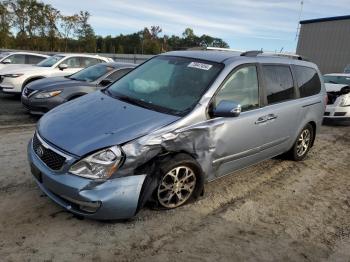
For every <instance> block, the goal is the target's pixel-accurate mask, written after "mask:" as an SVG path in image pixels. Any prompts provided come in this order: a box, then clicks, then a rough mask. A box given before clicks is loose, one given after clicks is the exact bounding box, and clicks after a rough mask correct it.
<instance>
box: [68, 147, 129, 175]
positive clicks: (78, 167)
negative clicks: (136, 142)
mask: <svg viewBox="0 0 350 262" xmlns="http://www.w3.org/2000/svg"><path fill="white" fill-rule="evenodd" d="M122 158H123V154H122V152H121V150H120V148H119V147H118V146H113V147H110V148H106V149H103V150H101V151H98V152H96V153H93V154H92V155H90V156H87V157H85V158H83V159H82V160H80V161H79V162H77V163H76V164H74V165H73V166H72V167H71V168H70V169H69V172H70V173H72V174H74V175H77V176H81V177H86V178H90V179H107V178H109V177H110V176H111V175H112V174H113V173H114V172H115V171H116V170H117V169H118V167H119V164H120V163H121V161H122Z"/></svg>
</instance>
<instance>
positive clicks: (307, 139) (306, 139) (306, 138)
mask: <svg viewBox="0 0 350 262" xmlns="http://www.w3.org/2000/svg"><path fill="white" fill-rule="evenodd" d="M310 143H311V133H310V130H309V129H304V130H303V131H302V132H301V134H300V136H299V138H298V141H297V156H298V157H302V156H303V155H304V154H305V153H306V152H307V150H308V149H309V146H310Z"/></svg>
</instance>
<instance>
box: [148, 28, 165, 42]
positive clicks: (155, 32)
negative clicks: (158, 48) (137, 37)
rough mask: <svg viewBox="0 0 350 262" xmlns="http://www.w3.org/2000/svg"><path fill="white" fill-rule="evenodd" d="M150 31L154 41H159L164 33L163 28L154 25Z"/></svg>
mask: <svg viewBox="0 0 350 262" xmlns="http://www.w3.org/2000/svg"><path fill="white" fill-rule="evenodd" d="M148 31H149V32H150V34H151V38H152V39H157V38H158V35H159V34H160V33H161V32H162V28H160V26H157V25H153V26H151V29H150V30H148Z"/></svg>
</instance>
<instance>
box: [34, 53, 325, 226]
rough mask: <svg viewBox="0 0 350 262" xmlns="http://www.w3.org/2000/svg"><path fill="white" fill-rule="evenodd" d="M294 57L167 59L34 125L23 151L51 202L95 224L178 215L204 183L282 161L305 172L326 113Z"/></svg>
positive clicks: (313, 69) (318, 84) (313, 74)
mask: <svg viewBox="0 0 350 262" xmlns="http://www.w3.org/2000/svg"><path fill="white" fill-rule="evenodd" d="M320 75H321V74H320V72H319V70H318V69H317V66H316V65H315V64H313V63H310V62H307V61H304V60H302V58H301V57H299V56H290V55H289V56H288V57H284V56H281V55H276V54H270V55H269V54H264V53H262V52H259V51H250V52H244V53H237V52H230V51H217V50H216V51H215V50H211V51H208V50H207V51H174V52H169V53H164V54H161V55H158V56H155V57H154V58H152V59H150V60H148V61H147V62H145V63H143V64H142V65H140V66H138V67H137V68H136V69H134V70H133V71H131V72H129V73H128V74H126V75H125V76H124V77H122V78H121V79H119V80H118V81H116V82H114V83H112V84H111V85H110V86H108V87H107V88H105V89H103V90H102V91H97V92H94V93H91V94H88V95H86V96H84V97H81V98H79V99H77V100H73V101H70V102H67V103H65V104H63V105H61V106H58V107H56V108H55V109H53V110H51V111H50V112H49V113H47V114H46V115H44V116H43V117H42V118H41V120H40V122H39V123H38V126H37V130H36V132H35V134H34V137H33V139H32V140H31V141H30V143H29V145H28V158H29V162H30V166H31V170H32V173H33V175H34V178H35V180H36V182H37V184H38V185H39V187H40V188H41V190H42V191H44V192H45V193H46V194H47V195H48V196H49V197H50V198H51V199H52V200H54V201H55V202H56V203H58V204H59V205H61V206H62V207H64V208H66V209H67V210H69V211H71V212H73V213H75V214H78V215H82V216H86V217H90V218H94V219H125V218H130V217H132V216H134V215H135V214H136V213H137V212H138V211H139V210H140V209H141V208H142V207H143V206H144V204H145V203H146V202H149V203H152V204H153V206H155V207H158V208H162V209H171V208H176V207H179V206H181V205H183V204H185V203H187V202H189V201H190V200H191V199H195V198H197V197H198V196H200V195H201V194H202V193H203V189H204V185H205V183H206V182H209V181H212V180H214V179H216V178H219V177H222V176H225V175H227V174H230V173H232V172H234V171H236V170H239V169H242V168H245V167H248V166H250V165H253V164H256V163H258V162H260V161H263V160H265V159H269V158H272V157H275V156H277V155H281V154H288V155H289V156H290V158H291V159H294V160H296V161H300V160H303V159H304V158H305V157H306V155H307V153H308V151H309V150H310V148H311V147H312V146H313V143H314V140H315V136H316V132H317V131H318V129H319V127H320V125H321V122H322V117H323V114H324V110H325V106H326V92H325V88H324V83H323V80H322V79H321V78H320Z"/></svg>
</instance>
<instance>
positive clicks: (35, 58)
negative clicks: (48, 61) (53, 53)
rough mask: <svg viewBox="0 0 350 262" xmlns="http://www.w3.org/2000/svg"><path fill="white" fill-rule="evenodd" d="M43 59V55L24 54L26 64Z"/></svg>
mask: <svg viewBox="0 0 350 262" xmlns="http://www.w3.org/2000/svg"><path fill="white" fill-rule="evenodd" d="M44 59H45V57H42V56H35V55H26V64H31V65H34V64H37V63H39V62H41V61H42V60H44Z"/></svg>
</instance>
